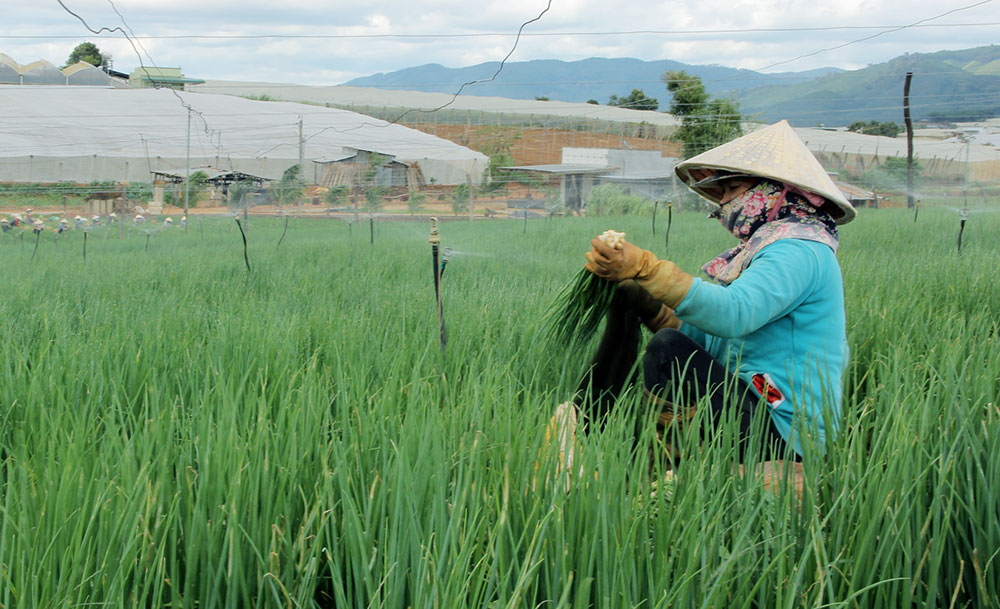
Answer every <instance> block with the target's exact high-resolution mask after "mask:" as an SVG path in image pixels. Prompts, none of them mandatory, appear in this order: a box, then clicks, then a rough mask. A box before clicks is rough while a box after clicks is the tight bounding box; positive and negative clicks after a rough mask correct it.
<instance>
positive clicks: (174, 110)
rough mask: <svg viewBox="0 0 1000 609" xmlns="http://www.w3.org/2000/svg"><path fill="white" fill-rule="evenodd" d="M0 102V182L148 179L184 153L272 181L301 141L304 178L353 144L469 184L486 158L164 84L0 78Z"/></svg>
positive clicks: (355, 122)
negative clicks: (52, 83)
mask: <svg viewBox="0 0 1000 609" xmlns="http://www.w3.org/2000/svg"><path fill="white" fill-rule="evenodd" d="M56 72H59V71H58V70H56ZM40 73H45V70H44V69H43V70H42V72H40ZM0 107H2V108H4V112H3V113H2V114H0V133H2V134H3V135H2V136H0V141H2V144H3V145H2V146H0V181H6V182H43V183H51V182H78V183H85V182H92V181H99V180H112V181H118V182H133V181H136V182H150V181H152V179H151V176H152V174H153V173H154V172H183V171H185V170H186V168H187V167H188V166H189V165H188V160H187V157H188V151H189V150H190V167H202V166H211V167H218V168H223V169H228V170H233V171H240V172H243V173H247V174H251V175H255V176H260V177H263V178H267V179H280V178H281V176H282V174H283V173H284V171H285V170H286V169H288V168H289V167H291V166H293V165H296V164H297V163H298V162H299V155H300V147H301V155H302V158H303V160H304V163H303V165H304V170H305V171H304V173H305V175H307V176H312V175H313V173H314V168H313V166H314V161H324V160H327V159H331V158H338V157H343V156H344V155H349V154H353V153H355V152H356V151H357V150H366V151H372V152H376V153H378V154H380V155H384V156H386V157H389V159H390V160H392V161H397V162H399V163H401V164H403V165H405V166H407V167H410V168H412V169H413V171H414V172H415V173H416V174H419V178H420V180H421V181H425V182H436V183H439V184H464V183H466V180H467V179H471V181H472V182H473V183H476V184H478V183H479V182H480V180H481V178H482V175H483V171H484V169H485V168H486V166H487V163H488V158H487V157H486V156H485V155H483V154H481V153H479V152H476V151H474V150H470V149H468V148H465V147H463V146H460V145H458V144H454V143H452V142H449V141H447V140H444V139H441V138H438V137H435V136H433V135H429V134H425V133H421V132H419V131H416V130H414V129H410V128H408V127H403V126H401V125H394V124H390V123H388V122H386V121H383V120H378V119H374V118H371V117H368V116H365V115H362V114H358V113H355V112H350V111H347V110H338V109H334V108H325V107H318V106H312V105H306V104H298V103H291V102H267V101H255V100H249V99H243V98H239V97H232V96H228V95H212V94H199V93H188V92H180V91H170V90H165V89H111V88H98V87H86V86H77V87H39V86H17V85H4V86H0ZM189 108H190V115H189V110H188V109H189ZM189 116H190V136H188V124H189V123H188V120H189Z"/></svg>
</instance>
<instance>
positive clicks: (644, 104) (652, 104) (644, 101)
mask: <svg viewBox="0 0 1000 609" xmlns="http://www.w3.org/2000/svg"><path fill="white" fill-rule="evenodd" d="M608 105H609V106H619V107H621V108H629V109H631V110H654V111H655V110H657V109H659V107H660V102H659V100H657V99H656V98H655V97H649V96H647V95H646V94H645V93H643V91H642V89H632V92H631V93H629V94H628V97H618V96H617V95H612V96H611V97H610V99H608Z"/></svg>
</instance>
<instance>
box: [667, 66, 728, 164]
mask: <svg viewBox="0 0 1000 609" xmlns="http://www.w3.org/2000/svg"><path fill="white" fill-rule="evenodd" d="M660 78H661V80H663V82H664V83H665V84H666V85H667V91H669V92H670V94H671V99H670V110H669V111H670V113H671V114H673V115H674V116H677V117H679V118H680V119H681V126H680V127H678V128H677V131H675V132H674V138H675V139H676V140H678V141H680V142H682V143H683V144H684V157H685V158H691V157H693V156H694V155H696V154H699V153H701V152H704V151H705V150H708V149H709V148H714V147H716V146H718V145H719V144H724V143H726V142H728V141H730V140H732V139H735V138H737V137H739V136H741V135H743V126H742V121H743V117H742V116H741V115H740V111H739V106H738V105H737V104H736V102H734V101H732V100H728V99H712V96H710V95H709V94H708V91H706V90H705V85H704V83H702V82H701V79H700V78H698V77H697V76H694V75H693V74H688V73H687V72H684V71H683V70H681V71H679V72H673V71H671V72H667V73H665V74H664V75H663V76H661V77H660Z"/></svg>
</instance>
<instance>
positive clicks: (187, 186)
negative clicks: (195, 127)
mask: <svg viewBox="0 0 1000 609" xmlns="http://www.w3.org/2000/svg"><path fill="white" fill-rule="evenodd" d="M185 167H186V168H187V169H186V171H185V173H184V217H185V218H188V201H190V200H191V106H188V124H187V157H186V161H185ZM189 220H190V219H189ZM188 224H190V221H188V222H185V223H184V234H185V235H186V234H188Z"/></svg>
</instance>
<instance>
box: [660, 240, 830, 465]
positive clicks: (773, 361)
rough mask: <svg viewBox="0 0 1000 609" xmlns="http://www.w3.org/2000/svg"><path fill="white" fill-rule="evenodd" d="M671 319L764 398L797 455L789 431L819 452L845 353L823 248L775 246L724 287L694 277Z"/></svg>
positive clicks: (783, 242)
mask: <svg viewBox="0 0 1000 609" xmlns="http://www.w3.org/2000/svg"><path fill="white" fill-rule="evenodd" d="M675 313H676V315H677V317H678V318H680V319H681V320H682V321H683V322H684V324H683V325H682V326H681V331H682V332H684V333H685V334H686V335H687V336H689V337H691V338H692V339H693V340H694V341H695V342H697V343H698V344H700V345H701V346H702V347H704V348H705V349H706V350H707V351H708V352H709V353H710V354H711V355H712V357H714V358H715V359H717V360H718V361H719V362H722V363H723V364H726V365H727V366H728V367H729V370H730V371H735V372H736V373H737V374H739V376H740V378H742V379H743V380H744V381H745V382H746V383H747V384H748V385H750V386H751V387H753V388H754V389H755V390H756V392H757V394H758V395H763V394H764V393H767V394H768V395H767V403H768V405H769V407H770V414H771V419H772V420H773V421H774V425H775V427H776V428H777V430H778V431H779V432H780V433H781V435H782V437H783V438H785V440H786V441H788V442H789V443H790V444H792V446H793V447H794V448H795V451H796V452H797V453H799V454H802V446H801V442H800V440H799V438H798V437H797V434H796V433H793V429H804V430H806V431H812V432H813V433H815V434H816V436H815V437H814V438H813V439H814V441H815V443H816V446H817V447H818V448H819V449H820V450H822V448H823V446H824V438H825V435H826V432H827V429H826V427H827V423H829V425H830V427H831V429H830V433H831V434H834V435H835V434H836V432H837V423H838V421H839V419H840V404H841V393H842V383H841V379H842V377H843V373H844V368H845V367H846V366H847V358H848V348H847V337H846V329H845V320H844V287H843V280H842V279H841V275H840V265H839V264H838V263H837V257H836V254H835V253H834V252H833V250H831V249H830V247H829V246H827V245H824V244H822V243H818V242H815V241H806V240H802V239H781V240H779V241H776V242H774V243H772V244H771V245H768V246H767V247H765V248H763V249H762V250H760V251H759V252H758V253H757V254H756V255H755V256H754V257H753V259H752V260H751V262H750V265H749V266H748V267H747V268H746V269H745V270H744V271H743V272H742V273H741V274H740V276H739V277H738V278H737V279H736V280H735V281H733V282H732V283H731V284H730V285H729V286H721V285H717V284H713V283H708V282H706V281H702V280H701V279H698V278H696V279H695V280H694V282H693V284H692V285H691V289H690V290H689V291H688V293H687V295H686V296H685V297H684V299H683V300H682V301H681V303H680V304H679V305H678V306H677V308H676V311H675ZM824 412H825V414H824ZM797 416H798V417H803V420H802V421H801V423H802V424H803V426H802V427H799V426H798V422H795V423H793V419H795V417H797Z"/></svg>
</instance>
